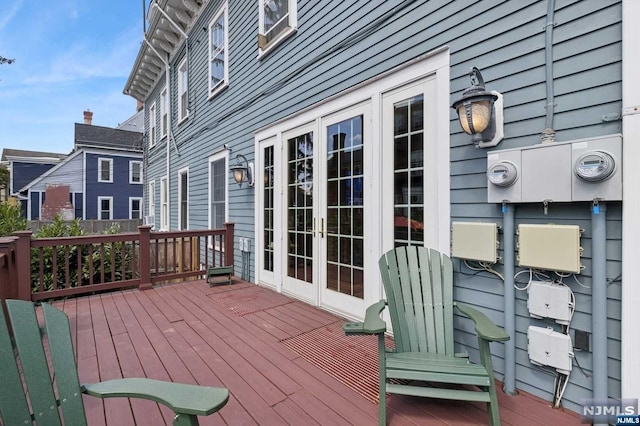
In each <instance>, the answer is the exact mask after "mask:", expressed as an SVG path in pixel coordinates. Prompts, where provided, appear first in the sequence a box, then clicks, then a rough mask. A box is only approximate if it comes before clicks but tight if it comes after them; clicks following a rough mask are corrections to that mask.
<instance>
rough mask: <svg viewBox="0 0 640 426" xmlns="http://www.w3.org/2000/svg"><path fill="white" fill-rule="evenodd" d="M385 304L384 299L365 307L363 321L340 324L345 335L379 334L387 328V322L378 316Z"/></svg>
mask: <svg viewBox="0 0 640 426" xmlns="http://www.w3.org/2000/svg"><path fill="white" fill-rule="evenodd" d="M385 306H387V301H386V300H381V301H379V302H377V303H374V304H373V305H371V306H369V307H368V308H367V312H366V313H365V315H364V322H348V323H346V324H343V325H342V330H343V331H344V333H345V334H346V335H349V336H351V335H357V334H380V333H384V332H385V331H386V330H387V324H386V323H385V322H384V321H383V320H382V319H381V318H380V313H381V312H382V311H383V310H384V308H385Z"/></svg>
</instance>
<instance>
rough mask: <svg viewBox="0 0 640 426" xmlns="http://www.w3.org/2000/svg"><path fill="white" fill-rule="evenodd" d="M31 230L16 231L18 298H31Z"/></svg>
mask: <svg viewBox="0 0 640 426" xmlns="http://www.w3.org/2000/svg"><path fill="white" fill-rule="evenodd" d="M31 234H32V232H31V231H16V232H14V233H13V235H14V236H16V237H18V240H17V241H16V253H15V256H16V257H15V264H16V269H15V274H16V282H17V285H18V291H17V294H16V298H17V299H19V300H31Z"/></svg>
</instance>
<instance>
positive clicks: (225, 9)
mask: <svg viewBox="0 0 640 426" xmlns="http://www.w3.org/2000/svg"><path fill="white" fill-rule="evenodd" d="M222 15H224V80H223V83H222V84H220V83H219V84H218V85H217V86H215V87H211V61H212V59H213V58H212V57H211V27H213V25H214V24H215V23H216V21H217V20H218V19H220V16H222ZM207 44H208V50H209V62H208V69H209V70H208V76H209V85H208V87H209V99H211V98H213V97H214V96H216V95H217V94H218V93H220V92H221V91H222V90H223V89H224V88H225V87H227V86H228V85H229V7H228V4H227V2H225V3H224V4H223V5H222V6H221V7H220V9H218V12H217V13H216V14H215V16H214V17H213V19H212V20H211V21H209V32H208V42H207Z"/></svg>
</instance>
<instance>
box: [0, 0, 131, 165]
mask: <svg viewBox="0 0 640 426" xmlns="http://www.w3.org/2000/svg"><path fill="white" fill-rule="evenodd" d="M142 31H143V29H142V0H106V1H95V0H90V1H86V0H56V1H42V0H0V56H3V57H5V58H10V59H15V62H14V63H13V64H11V65H8V64H4V65H0V151H1V150H2V149H3V148H15V149H27V150H34V151H47V152H57V153H69V152H70V151H71V149H72V148H73V129H74V123H82V122H83V111H84V110H86V109H89V110H91V111H93V124H95V125H99V126H107V127H115V126H117V125H118V124H119V123H121V122H123V121H125V120H126V119H127V118H129V117H130V116H132V115H133V114H134V113H135V108H136V101H135V100H134V99H133V98H131V97H130V96H127V95H124V94H123V93H122V90H123V89H124V85H125V83H126V81H127V78H128V76H129V72H130V71H131V68H132V66H133V62H134V61H135V58H136V55H137V53H138V50H139V48H140V42H141V40H142Z"/></svg>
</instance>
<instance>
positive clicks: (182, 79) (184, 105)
mask: <svg viewBox="0 0 640 426" xmlns="http://www.w3.org/2000/svg"><path fill="white" fill-rule="evenodd" d="M188 88H189V75H188V73H187V59H186V58H185V59H184V60H183V61H182V62H180V65H178V122H180V121H182V120H184V119H185V118H187V116H188V115H189V89H188Z"/></svg>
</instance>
